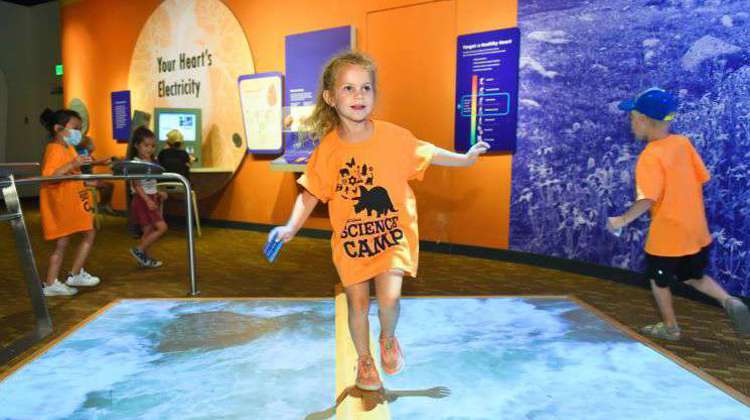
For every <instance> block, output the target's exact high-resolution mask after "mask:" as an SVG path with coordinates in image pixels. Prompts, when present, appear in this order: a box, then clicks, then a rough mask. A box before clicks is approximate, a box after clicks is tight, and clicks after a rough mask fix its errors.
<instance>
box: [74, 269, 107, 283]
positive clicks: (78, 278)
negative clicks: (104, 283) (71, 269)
mask: <svg viewBox="0 0 750 420" xmlns="http://www.w3.org/2000/svg"><path fill="white" fill-rule="evenodd" d="M99 281H100V280H99V277H96V276H92V275H91V274H89V273H87V272H86V270H84V269H83V268H82V269H81V272H80V273H78V274H73V273H70V274H68V279H67V280H65V284H67V285H68V286H96V285H97V284H99Z"/></svg>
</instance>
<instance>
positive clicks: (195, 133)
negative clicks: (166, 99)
mask: <svg viewBox="0 0 750 420" xmlns="http://www.w3.org/2000/svg"><path fill="white" fill-rule="evenodd" d="M200 116H201V113H200V110H198V109H185V110H174V109H173V110H168V111H167V110H160V109H158V108H157V109H156V128H157V133H156V135H157V136H158V138H159V141H166V140H167V133H169V132H170V131H171V130H173V129H177V130H180V132H181V133H182V135H183V137H184V139H185V142H194V141H196V140H200V131H199V130H200Z"/></svg>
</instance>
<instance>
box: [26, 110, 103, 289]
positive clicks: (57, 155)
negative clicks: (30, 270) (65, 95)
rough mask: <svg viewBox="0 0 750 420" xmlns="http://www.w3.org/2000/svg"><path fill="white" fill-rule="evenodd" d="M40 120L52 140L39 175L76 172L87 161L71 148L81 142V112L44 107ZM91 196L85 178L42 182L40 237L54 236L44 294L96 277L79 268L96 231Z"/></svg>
mask: <svg viewBox="0 0 750 420" xmlns="http://www.w3.org/2000/svg"><path fill="white" fill-rule="evenodd" d="M39 119H40V122H41V124H42V125H43V126H44V128H46V129H47V132H48V133H49V138H50V141H49V143H48V144H47V147H46V149H45V151H44V161H43V164H42V176H61V175H76V174H80V173H81V171H80V168H81V166H82V165H87V164H91V157H90V156H79V155H78V154H77V153H76V151H75V146H76V145H78V144H79V143H80V142H81V138H82V135H81V131H80V130H81V116H80V115H78V113H77V112H75V111H71V110H69V109H61V110H58V111H52V110H50V109H49V108H48V109H45V110H44V112H43V113H42V115H41V116H40V118H39ZM89 200H90V197H89V193H88V191H87V189H86V187H85V186H84V184H83V181H62V182H55V183H43V184H42V185H41V188H40V191H39V210H40V213H41V218H42V231H43V233H44V239H46V240H48V241H51V240H55V241H56V242H55V250H54V251H53V252H52V255H50V258H49V268H48V270H47V278H46V281H45V282H44V295H45V296H71V295H74V294H76V293H77V292H78V290H77V289H76V287H78V286H96V285H97V284H99V278H98V277H96V276H93V275H91V274H89V273H87V272H86V270H84V269H83V266H84V264H85V263H86V259H87V258H88V256H89V253H90V252H91V247H92V246H93V245H94V238H95V237H96V231H95V230H94V224H93V215H92V213H91V212H90V210H91V206H90V202H89ZM76 233H82V234H83V240H82V241H81V243H80V245H79V246H78V252H77V253H76V256H75V259H74V260H73V267H72V269H71V272H70V274H68V277H67V280H66V281H65V283H62V282H60V281H59V280H58V275H59V273H60V266H61V265H62V262H63V257H64V255H65V248H67V246H68V243H69V242H70V238H71V237H72V236H73V235H74V234H76Z"/></svg>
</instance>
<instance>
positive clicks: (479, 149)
mask: <svg viewBox="0 0 750 420" xmlns="http://www.w3.org/2000/svg"><path fill="white" fill-rule="evenodd" d="M489 148H490V145H489V144H487V143H486V142H483V141H480V142H479V143H477V144H475V145H473V146H471V149H469V151H468V152H466V154H465V155H464V156H466V159H467V160H468V161H469V162H470V163H469V165H473V164H474V163H476V161H477V159H478V158H479V156H480V155H483V154H485V153H487V150H489Z"/></svg>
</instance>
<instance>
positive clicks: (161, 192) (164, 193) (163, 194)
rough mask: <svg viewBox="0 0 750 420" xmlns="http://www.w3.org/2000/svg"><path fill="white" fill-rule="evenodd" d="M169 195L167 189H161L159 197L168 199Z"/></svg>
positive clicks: (162, 199)
mask: <svg viewBox="0 0 750 420" xmlns="http://www.w3.org/2000/svg"><path fill="white" fill-rule="evenodd" d="M168 197H169V194H167V192H166V191H159V198H160V199H161V201H164V200H166V199H167V198H168Z"/></svg>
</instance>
